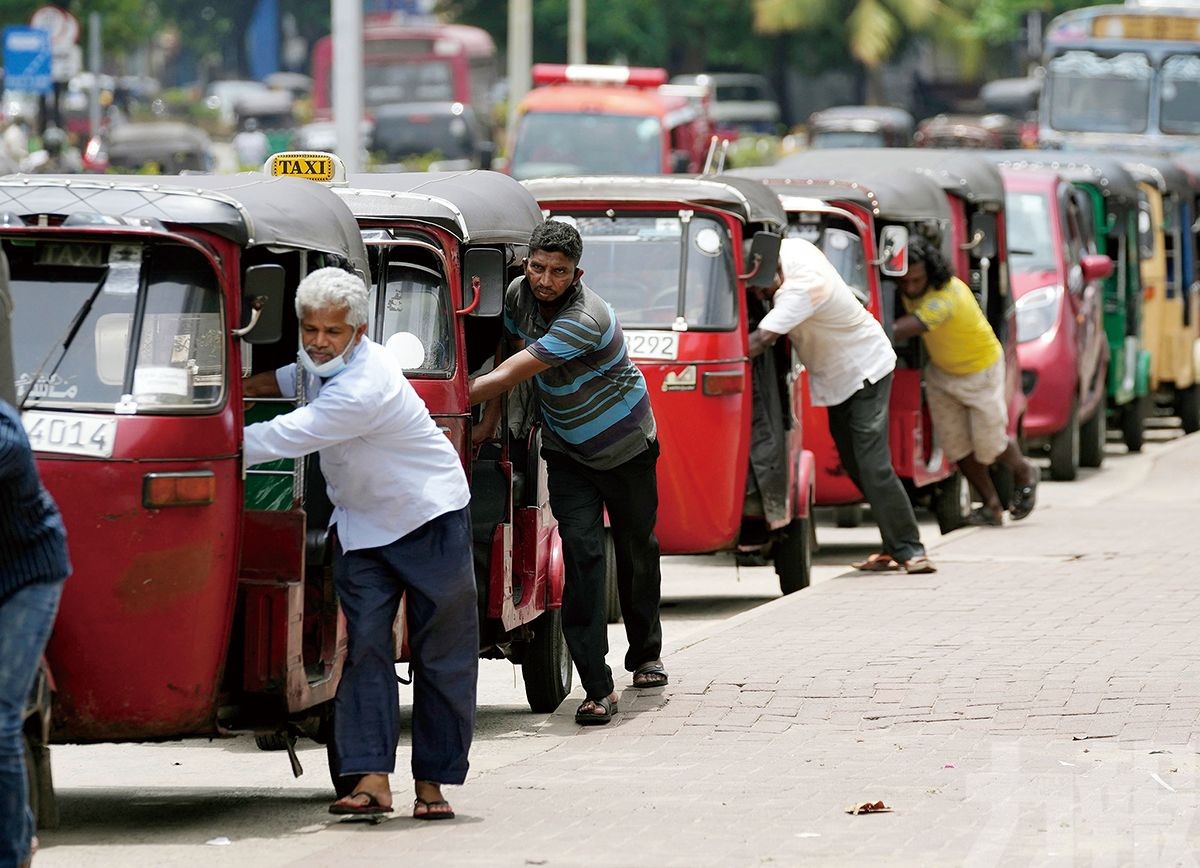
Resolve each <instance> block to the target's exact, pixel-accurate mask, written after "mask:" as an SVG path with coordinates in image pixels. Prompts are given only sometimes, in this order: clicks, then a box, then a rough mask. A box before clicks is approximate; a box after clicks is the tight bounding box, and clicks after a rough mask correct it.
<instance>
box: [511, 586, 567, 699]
mask: <svg viewBox="0 0 1200 868" xmlns="http://www.w3.org/2000/svg"><path fill="white" fill-rule="evenodd" d="M531 626H532V627H533V638H532V639H531V640H530V641H529V646H528V647H527V648H526V649H525V656H524V658H523V662H522V663H521V678H522V679H523V680H524V682H525V698H526V699H528V700H529V708H530V710H531V711H533V712H534V713H535V714H549V713H550V712H552V711H554V709H556V708H558V706H559V705H560V704H561V703H562V701H563V700H564V699H566V698H567V694H568V693H570V692H571V682H572V680H573V677H574V676H573V674H572V669H571V655H570V653H569V652H568V651H567V640H566V639H564V638H563V632H562V610H561V609H547V610H546V611H545V612H543V613H542V614H541V615H539V616H538V618H537V619H536V620H535V621H534V622H533V624H532V625H531Z"/></svg>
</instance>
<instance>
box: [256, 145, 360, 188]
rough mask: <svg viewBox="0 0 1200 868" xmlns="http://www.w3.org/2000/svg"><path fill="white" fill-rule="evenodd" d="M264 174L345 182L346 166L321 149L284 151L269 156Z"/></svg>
mask: <svg viewBox="0 0 1200 868" xmlns="http://www.w3.org/2000/svg"><path fill="white" fill-rule="evenodd" d="M263 174H264V175H271V176H273V177H276V178H285V177H286V178H304V179H305V180H308V181H319V182H320V183H322V184H344V183H345V182H346V167H345V166H344V165H343V164H342V161H341V160H339V159H338V158H337V157H335V156H334V155H333V154H325V153H321V152H320V151H284V152H282V153H279V154H274V155H273V156H271V157H269V158H267V162H266V163H265V164H264V165H263Z"/></svg>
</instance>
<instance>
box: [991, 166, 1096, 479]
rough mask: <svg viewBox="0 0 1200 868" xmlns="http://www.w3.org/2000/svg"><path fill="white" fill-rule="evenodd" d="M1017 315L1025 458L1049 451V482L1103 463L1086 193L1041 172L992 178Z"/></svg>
mask: <svg viewBox="0 0 1200 868" xmlns="http://www.w3.org/2000/svg"><path fill="white" fill-rule="evenodd" d="M1001 174H1002V175H1003V177H1004V190H1005V195H1006V197H1007V199H1008V203H1007V208H1006V211H1007V217H1008V221H1007V226H1008V230H1009V236H1008V240H1009V244H1010V246H1009V255H1010V257H1011V260H1012V283H1013V290H1014V295H1015V296H1016V307H1017V358H1018V361H1019V362H1020V364H1021V385H1022V390H1023V391H1024V392H1025V395H1026V398H1027V402H1028V406H1027V408H1026V412H1025V421H1024V425H1023V426H1022V429H1021V433H1022V434H1023V435H1024V445H1025V448H1026V450H1027V451H1029V450H1042V451H1046V452H1049V458H1050V477H1051V478H1052V479H1056V480H1063V481H1068V480H1072V479H1075V478H1076V476H1077V475H1078V473H1079V468H1080V467H1099V466H1100V465H1101V464H1102V463H1103V462H1104V449H1105V445H1104V444H1105V440H1106V422H1107V419H1106V417H1107V415H1108V411H1107V406H1106V398H1107V391H1106V389H1105V382H1106V379H1107V374H1108V353H1109V349H1108V340H1107V338H1106V337H1105V334H1104V304H1103V301H1104V300H1103V294H1104V287H1103V280H1104V278H1105V277H1107V276H1108V275H1109V274H1111V273H1112V269H1113V264H1112V260H1111V259H1109V258H1108V257H1107V256H1103V255H1100V254H1097V253H1096V237H1095V229H1094V226H1093V223H1092V221H1091V220H1088V219H1085V218H1086V215H1088V213H1089V209H1090V203H1089V200H1088V198H1087V194H1086V193H1084V192H1083V191H1082V190H1080V189H1078V188H1077V187H1075V186H1074V185H1072V184H1071V183H1070V182H1069V181H1068V180H1067V179H1065V178H1064V177H1062V176H1061V175H1059V174H1058V173H1057V172H1053V171H1050V170H1047V169H1041V168H1038V169H1011V168H1005V169H1003V170H1002V171H1001Z"/></svg>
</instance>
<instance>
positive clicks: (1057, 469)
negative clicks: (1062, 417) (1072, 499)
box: [1050, 400, 1080, 482]
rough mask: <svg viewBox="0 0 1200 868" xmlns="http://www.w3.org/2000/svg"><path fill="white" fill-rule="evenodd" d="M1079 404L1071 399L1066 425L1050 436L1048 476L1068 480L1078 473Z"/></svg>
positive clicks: (1062, 480) (1057, 479)
mask: <svg viewBox="0 0 1200 868" xmlns="http://www.w3.org/2000/svg"><path fill="white" fill-rule="evenodd" d="M1079 448H1080V440H1079V405H1078V404H1076V403H1075V401H1074V400H1072V401H1071V415H1070V416H1069V417H1068V418H1067V426H1066V427H1065V428H1063V429H1062V430H1061V431H1058V432H1056V433H1055V434H1054V435H1053V436H1052V437H1051V438H1050V478H1051V479H1054V480H1056V481H1058V482H1070V481H1071V480H1073V479H1074V478H1075V477H1076V476H1078V475H1079Z"/></svg>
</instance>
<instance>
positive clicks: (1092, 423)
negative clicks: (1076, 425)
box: [1079, 404, 1108, 467]
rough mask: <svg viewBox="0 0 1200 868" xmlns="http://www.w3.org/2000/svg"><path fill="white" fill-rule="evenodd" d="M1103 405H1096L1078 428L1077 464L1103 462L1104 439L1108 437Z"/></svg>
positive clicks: (1093, 465)
mask: <svg viewBox="0 0 1200 868" xmlns="http://www.w3.org/2000/svg"><path fill="white" fill-rule="evenodd" d="M1107 415H1108V414H1107V413H1106V412H1105V409H1104V405H1103V404H1101V405H1100V406H1098V407H1096V412H1095V413H1093V414H1092V418H1090V419H1088V420H1087V421H1086V422H1084V423H1083V426H1082V427H1081V428H1080V429H1079V464H1080V466H1081V467H1099V466H1100V465H1101V464H1103V463H1104V441H1105V440H1106V439H1107V437H1108V419H1107V418H1106V417H1107Z"/></svg>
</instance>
